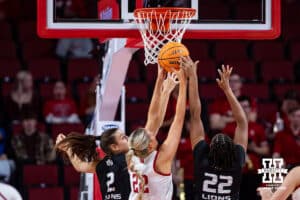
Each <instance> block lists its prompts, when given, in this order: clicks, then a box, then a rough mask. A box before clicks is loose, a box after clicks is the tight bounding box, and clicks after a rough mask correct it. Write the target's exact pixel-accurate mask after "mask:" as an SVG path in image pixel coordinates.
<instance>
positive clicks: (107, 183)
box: [106, 172, 116, 192]
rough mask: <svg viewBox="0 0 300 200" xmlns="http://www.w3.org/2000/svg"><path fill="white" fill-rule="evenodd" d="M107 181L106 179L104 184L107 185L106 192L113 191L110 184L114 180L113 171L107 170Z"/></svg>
mask: <svg viewBox="0 0 300 200" xmlns="http://www.w3.org/2000/svg"><path fill="white" fill-rule="evenodd" d="M106 177H107V181H106V186H107V192H114V191H115V190H116V189H115V187H113V186H112V185H113V184H114V182H115V174H114V173H113V172H109V173H107V174H106Z"/></svg>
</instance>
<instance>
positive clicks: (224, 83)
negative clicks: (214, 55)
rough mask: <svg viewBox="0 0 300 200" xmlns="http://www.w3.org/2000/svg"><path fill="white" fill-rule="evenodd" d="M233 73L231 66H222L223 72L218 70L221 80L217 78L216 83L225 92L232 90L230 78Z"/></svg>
mask: <svg viewBox="0 0 300 200" xmlns="http://www.w3.org/2000/svg"><path fill="white" fill-rule="evenodd" d="M231 72H232V67H230V66H229V65H226V67H225V66H224V65H222V70H221V69H218V73H219V75H220V78H217V79H216V81H217V83H218V85H219V87H220V88H221V89H222V90H223V91H225V90H228V89H230V85H229V77H230V75H231Z"/></svg>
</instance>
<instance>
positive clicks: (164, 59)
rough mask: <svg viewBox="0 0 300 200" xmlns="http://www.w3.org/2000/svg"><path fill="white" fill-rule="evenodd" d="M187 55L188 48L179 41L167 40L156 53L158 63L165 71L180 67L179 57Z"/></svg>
mask: <svg viewBox="0 0 300 200" xmlns="http://www.w3.org/2000/svg"><path fill="white" fill-rule="evenodd" d="M186 56H189V51H188V49H187V48H186V47H185V46H184V45H183V44H181V43H179V42H168V43H167V44H166V45H164V46H163V47H162V48H161V50H160V52H159V54H158V64H159V65H160V66H161V67H162V68H164V69H165V70H166V71H167V72H173V71H174V70H178V69H179V68H180V58H181V57H186Z"/></svg>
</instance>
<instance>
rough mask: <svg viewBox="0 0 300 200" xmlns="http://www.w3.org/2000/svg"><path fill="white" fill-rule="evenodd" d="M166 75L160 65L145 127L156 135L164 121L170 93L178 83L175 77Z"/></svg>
mask: <svg viewBox="0 0 300 200" xmlns="http://www.w3.org/2000/svg"><path fill="white" fill-rule="evenodd" d="M165 77H166V71H164V70H163V69H162V68H161V67H160V66H158V75H157V79H156V83H155V86H154V91H153V95H152V99H151V103H150V106H149V110H148V116H147V122H146V126H145V129H147V130H148V131H149V132H150V133H151V134H153V135H154V136H156V135H157V133H158V129H159V128H160V127H161V125H162V123H163V120H164V118H165V114H166V110H167V105H168V102H169V98H170V94H171V92H172V90H173V89H174V87H175V85H176V84H177V83H176V82H174V81H172V80H173V79H172V77H169V75H168V78H166V79H165Z"/></svg>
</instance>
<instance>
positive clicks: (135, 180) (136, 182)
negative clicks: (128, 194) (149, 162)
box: [132, 174, 149, 193]
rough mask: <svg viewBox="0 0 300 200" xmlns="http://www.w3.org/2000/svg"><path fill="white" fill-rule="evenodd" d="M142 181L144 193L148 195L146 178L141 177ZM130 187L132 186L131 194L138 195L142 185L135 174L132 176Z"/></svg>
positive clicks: (144, 176)
mask: <svg viewBox="0 0 300 200" xmlns="http://www.w3.org/2000/svg"><path fill="white" fill-rule="evenodd" d="M142 177H143V179H144V193H149V188H148V176H146V175H142ZM132 180H133V181H132V185H133V187H132V188H133V192H134V193H139V191H140V190H141V189H142V185H141V183H140V181H139V177H138V175H137V174H132Z"/></svg>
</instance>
